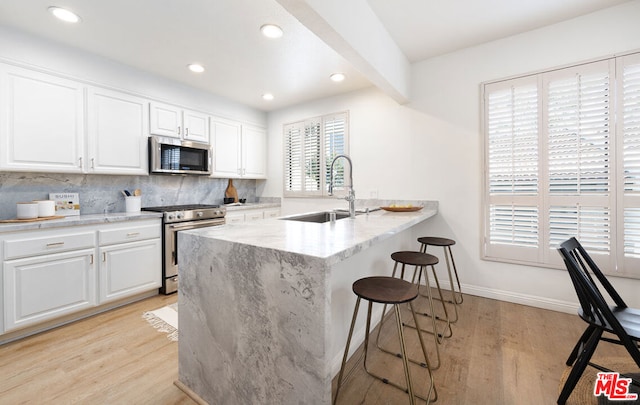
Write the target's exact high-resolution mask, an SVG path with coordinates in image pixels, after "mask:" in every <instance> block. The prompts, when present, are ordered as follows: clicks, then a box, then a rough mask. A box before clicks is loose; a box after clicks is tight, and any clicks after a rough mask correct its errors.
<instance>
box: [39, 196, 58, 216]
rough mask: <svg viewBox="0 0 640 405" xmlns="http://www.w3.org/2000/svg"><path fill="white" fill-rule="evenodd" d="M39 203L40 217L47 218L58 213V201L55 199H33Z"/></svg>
mask: <svg viewBox="0 0 640 405" xmlns="http://www.w3.org/2000/svg"><path fill="white" fill-rule="evenodd" d="M33 202H34V203H36V204H38V217H40V218H46V217H52V216H54V215H56V202H55V201H53V200H33Z"/></svg>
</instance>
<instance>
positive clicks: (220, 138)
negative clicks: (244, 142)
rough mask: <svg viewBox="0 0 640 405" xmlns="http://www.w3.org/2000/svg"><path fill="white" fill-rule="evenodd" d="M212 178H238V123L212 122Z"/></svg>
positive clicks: (219, 120) (239, 129)
mask: <svg viewBox="0 0 640 405" xmlns="http://www.w3.org/2000/svg"><path fill="white" fill-rule="evenodd" d="M211 127H212V135H213V142H212V146H213V174H212V175H213V176H215V177H227V178H238V177H240V167H241V163H240V161H241V158H242V156H241V150H240V145H241V139H242V127H241V125H240V123H239V122H234V121H228V120H222V119H215V120H212V123H211Z"/></svg>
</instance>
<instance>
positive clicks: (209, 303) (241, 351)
mask: <svg viewBox="0 0 640 405" xmlns="http://www.w3.org/2000/svg"><path fill="white" fill-rule="evenodd" d="M421 205H424V208H423V209H422V210H419V211H415V212H387V211H376V212H372V213H369V214H361V215H358V216H357V217H356V218H355V219H351V218H345V219H340V220H337V221H335V222H326V223H309V222H299V221H293V220H286V219H266V220H262V221H255V222H250V223H240V224H229V225H223V226H217V227H210V228H200V229H196V230H190V231H183V232H180V235H179V242H178V244H179V251H178V256H179V257H180V258H181V262H180V268H179V272H180V274H179V277H180V291H179V298H178V303H179V310H178V312H179V317H180V326H179V328H180V337H179V342H178V344H179V354H178V357H179V381H178V382H177V384H178V386H180V387H181V388H183V389H184V390H185V391H186V392H187V393H188V394H190V395H192V396H194V397H197V399H198V400H202V401H204V402H206V403H209V404H212V405H213V404H266V403H272V404H276V403H277V404H303V403H304V404H307V403H313V404H330V403H331V380H332V377H333V375H334V374H335V373H336V372H337V370H338V368H339V366H340V361H341V356H342V350H344V345H345V342H346V336H347V332H348V329H349V321H350V318H351V312H352V310H353V303H354V302H355V296H354V295H353V293H352V292H351V284H352V283H353V281H355V280H357V279H358V278H361V277H365V276H369V275H390V274H391V268H392V263H391V260H390V258H389V256H390V254H391V253H392V252H393V251H396V250H416V249H418V245H417V242H416V238H417V237H418V236H424V234H425V233H426V232H427V230H428V223H429V221H427V219H429V218H430V217H432V216H434V215H436V213H437V202H422V203H421ZM380 310H381V309H380ZM379 316H380V315H379V313H378V315H377V318H378V319H379ZM363 327H364V326H363V325H362V324H361V325H356V334H355V335H354V344H352V346H353V348H354V350H355V348H357V346H358V344H359V343H358V340H360V341H362V336H363V334H364V333H363V331H362V330H363Z"/></svg>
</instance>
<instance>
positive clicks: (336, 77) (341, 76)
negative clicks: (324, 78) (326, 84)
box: [329, 73, 346, 82]
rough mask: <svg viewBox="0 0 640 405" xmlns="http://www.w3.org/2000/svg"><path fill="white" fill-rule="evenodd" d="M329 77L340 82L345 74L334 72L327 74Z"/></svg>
mask: <svg viewBox="0 0 640 405" xmlns="http://www.w3.org/2000/svg"><path fill="white" fill-rule="evenodd" d="M329 77H330V78H331V80H333V81H334V82H341V81H343V80H344V79H345V78H346V76H345V75H344V73H334V74H332V75H331V76H329Z"/></svg>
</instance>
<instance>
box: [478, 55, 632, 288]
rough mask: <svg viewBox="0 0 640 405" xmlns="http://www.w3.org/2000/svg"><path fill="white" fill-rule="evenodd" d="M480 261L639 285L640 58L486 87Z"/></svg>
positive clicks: (605, 61)
mask: <svg viewBox="0 0 640 405" xmlns="http://www.w3.org/2000/svg"><path fill="white" fill-rule="evenodd" d="M483 93H484V94H483V109H484V117H483V118H484V135H485V187H484V189H485V197H484V213H485V214H484V215H485V218H484V239H483V242H484V243H483V257H484V258H485V259H489V260H502V261H510V262H517V263H521V264H531V265H537V266H548V267H562V260H561V258H560V256H559V255H558V253H557V252H556V249H557V247H558V245H559V244H560V243H561V242H563V241H565V240H567V239H569V238H570V237H572V236H575V237H576V238H578V239H579V240H580V242H581V243H582V244H583V245H584V246H585V248H586V249H587V250H589V253H590V254H591V255H592V257H594V259H595V260H596V262H598V264H599V265H600V266H601V267H602V269H603V270H606V271H607V272H608V273H610V274H612V273H613V274H616V275H619V276H626V277H636V278H640V54H631V55H626V56H622V57H618V58H611V59H606V60H601V61H597V62H593V63H588V64H582V65H578V66H573V67H569V68H564V69H557V70H553V71H549V72H543V73H539V74H535V75H531V76H526V77H521V78H517V79H510V80H504V81H499V82H494V83H486V84H484V85H483Z"/></svg>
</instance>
